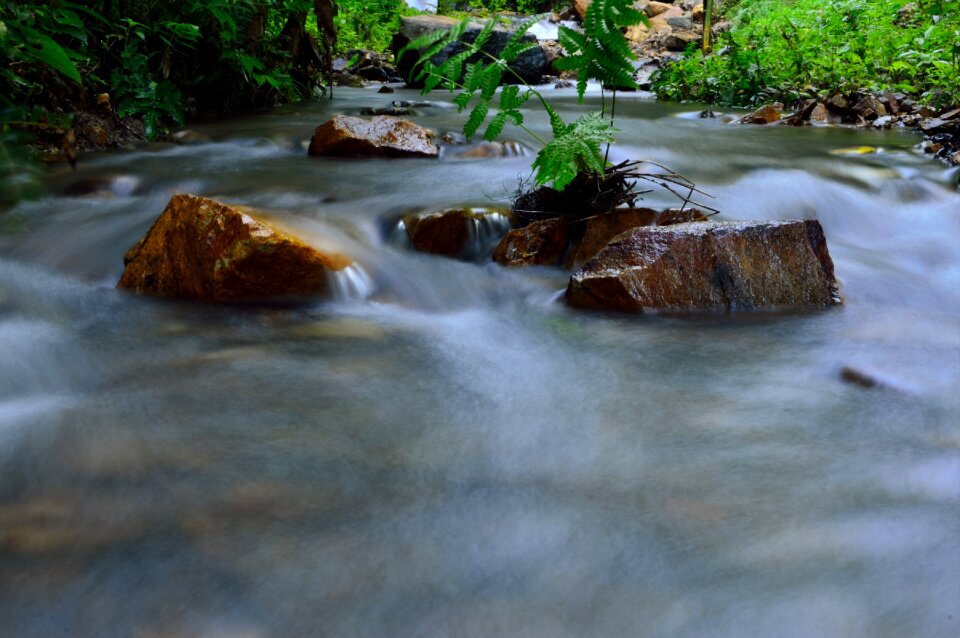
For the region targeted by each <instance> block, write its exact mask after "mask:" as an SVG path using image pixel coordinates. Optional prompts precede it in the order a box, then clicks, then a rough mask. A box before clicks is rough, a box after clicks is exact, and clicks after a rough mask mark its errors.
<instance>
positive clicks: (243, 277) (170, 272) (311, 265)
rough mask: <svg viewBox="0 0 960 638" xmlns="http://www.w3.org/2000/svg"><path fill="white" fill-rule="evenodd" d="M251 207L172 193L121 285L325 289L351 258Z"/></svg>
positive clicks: (211, 292) (153, 291) (212, 292)
mask: <svg viewBox="0 0 960 638" xmlns="http://www.w3.org/2000/svg"><path fill="white" fill-rule="evenodd" d="M254 215H255V213H253V212H251V211H249V210H245V209H241V208H239V207H236V206H229V205H227V204H222V203H220V202H216V201H214V200H212V199H207V198H205V197H197V196H195V195H174V196H173V198H171V200H170V203H168V204H167V207H166V209H165V210H164V211H163V213H162V214H161V215H160V217H158V218H157V220H156V222H154V224H153V227H152V228H150V230H149V231H148V232H147V234H146V235H145V236H144V237H143V239H141V240H140V241H139V242H137V244H136V245H135V246H134V247H133V248H131V249H130V250H129V251H128V252H127V254H126V256H125V257H124V265H125V268H124V271H123V275H122V276H121V278H120V281H119V283H118V284H117V287H118V288H125V289H128V290H132V291H134V292H137V293H142V294H149V295H158V296H163V297H179V298H183V299H198V300H202V301H217V302H224V301H239V300H251V299H263V298H268V297H278V296H286V297H290V296H294V297H296V296H308V295H326V294H328V293H329V292H330V290H331V283H330V280H329V279H330V275H331V273H333V272H336V271H340V270H343V269H345V268H347V267H349V266H351V265H352V263H353V262H352V260H351V259H349V258H348V257H346V256H344V255H342V254H338V253H335V252H321V251H320V250H317V249H316V248H314V247H312V246H309V245H307V244H306V243H304V242H303V241H301V240H300V239H298V238H296V237H293V236H291V235H288V234H286V233H284V232H281V231H280V230H278V229H277V228H275V227H273V226H272V225H270V224H269V223H267V222H265V221H263V220H260V219H256V218H255V216H254Z"/></svg>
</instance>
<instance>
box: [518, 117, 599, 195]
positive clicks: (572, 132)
mask: <svg viewBox="0 0 960 638" xmlns="http://www.w3.org/2000/svg"><path fill="white" fill-rule="evenodd" d="M557 129H559V127H557ZM615 132H616V131H615V129H614V128H613V125H612V124H610V122H609V121H608V120H606V119H605V118H604V117H603V116H602V115H601V114H600V113H588V114H587V115H584V116H581V117H580V118H578V119H577V120H576V121H575V122H574V123H573V124H571V125H570V126H567V127H565V130H564V131H563V133H562V134H560V135H557V134H555V136H554V139H553V141H551V142H550V143H549V144H547V145H546V146H544V147H543V148H542V149H540V152H539V153H538V154H537V158H536V160H534V163H533V168H534V170H535V171H536V177H535V178H534V181H535V183H536V184H537V185H538V186H542V185H544V184H552V185H553V187H554V188H556V189H557V190H563V188H564V187H565V186H566V185H567V184H569V183H570V182H571V181H572V180H573V178H574V177H576V175H577V173H579V172H581V171H585V172H590V173H601V172H603V170H604V159H603V155H602V153H601V147H602V146H603V145H604V144H609V143H611V142H613V134H614V133H615Z"/></svg>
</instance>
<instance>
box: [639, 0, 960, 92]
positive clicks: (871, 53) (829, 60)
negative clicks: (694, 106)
mask: <svg viewBox="0 0 960 638" xmlns="http://www.w3.org/2000/svg"><path fill="white" fill-rule="evenodd" d="M911 5H912V8H911ZM725 7H726V11H727V15H728V16H729V17H730V18H731V20H732V24H733V28H732V30H730V31H729V32H726V33H723V34H720V35H719V36H718V38H717V42H716V43H715V45H714V47H713V48H714V49H716V53H714V54H712V55H711V54H707V53H705V52H703V51H697V50H694V49H693V48H691V49H690V50H688V51H687V53H686V56H685V58H684V59H683V60H680V61H679V62H677V63H675V64H673V65H671V66H669V67H667V68H665V69H663V70H661V71H660V72H658V73H657V74H656V75H655V76H654V78H653V89H654V91H655V92H656V93H657V96H658V97H660V98H664V99H673V100H698V101H705V102H713V103H720V104H729V105H736V106H749V105H753V104H756V103H759V102H766V101H771V100H780V101H783V102H791V101H794V100H797V99H799V98H805V97H812V96H814V95H816V94H817V93H819V92H822V91H843V90H849V89H868V90H874V91H902V92H906V93H910V94H913V95H915V96H917V97H918V98H919V99H920V100H921V101H922V102H925V103H928V104H931V105H933V106H947V105H949V103H950V102H951V101H953V102H956V100H957V97H956V96H957V95H960V65H958V61H957V59H958V52H957V51H956V50H957V49H958V47H960V2H957V0H925V1H923V2H916V3H910V2H908V0H831V2H822V1H821V0H792V1H791V2H782V1H781V0H740V1H739V2H737V3H734V4H732V5H730V4H726V3H725Z"/></svg>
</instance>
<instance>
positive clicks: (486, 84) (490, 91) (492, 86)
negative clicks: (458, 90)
mask: <svg viewBox="0 0 960 638" xmlns="http://www.w3.org/2000/svg"><path fill="white" fill-rule="evenodd" d="M502 77H503V68H502V67H501V66H500V65H499V64H491V65H490V66H488V67H487V68H485V69H484V70H483V79H482V81H481V85H480V95H481V97H482V99H484V100H490V99H492V98H493V96H494V94H495V93H496V92H497V88H498V87H499V86H500V79H501V78H502Z"/></svg>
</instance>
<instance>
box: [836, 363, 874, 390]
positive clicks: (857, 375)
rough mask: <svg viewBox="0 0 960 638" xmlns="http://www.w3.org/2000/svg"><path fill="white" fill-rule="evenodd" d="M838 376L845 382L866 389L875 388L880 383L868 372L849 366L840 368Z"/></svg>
mask: <svg viewBox="0 0 960 638" xmlns="http://www.w3.org/2000/svg"><path fill="white" fill-rule="evenodd" d="M840 378H841V379H842V380H844V381H846V382H847V383H850V384H852V385H856V386H860V387H861V388H866V389H870V388H876V387H878V386H881V385H882V384H881V383H880V382H879V381H877V379H875V378H874V377H872V376H870V375H869V374H867V373H865V372H861V371H860V370H857V369H856V368H851V367H849V366H844V367H843V369H841V370H840Z"/></svg>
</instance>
